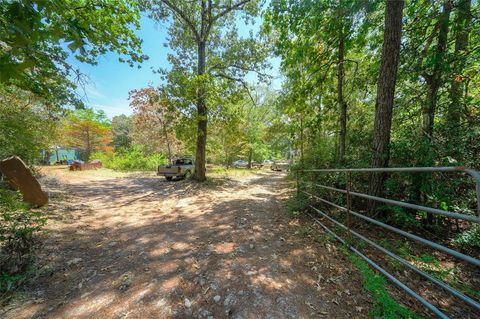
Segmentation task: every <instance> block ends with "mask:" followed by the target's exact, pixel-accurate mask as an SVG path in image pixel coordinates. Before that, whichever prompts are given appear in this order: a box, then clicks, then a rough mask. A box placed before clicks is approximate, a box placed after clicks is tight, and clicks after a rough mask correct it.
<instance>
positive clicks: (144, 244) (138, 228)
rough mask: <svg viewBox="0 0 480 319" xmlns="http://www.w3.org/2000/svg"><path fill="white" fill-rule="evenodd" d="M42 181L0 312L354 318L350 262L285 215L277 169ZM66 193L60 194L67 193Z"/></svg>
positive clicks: (361, 307) (365, 305)
mask: <svg viewBox="0 0 480 319" xmlns="http://www.w3.org/2000/svg"><path fill="white" fill-rule="evenodd" d="M81 173H83V174H80V173H75V174H76V175H74V176H75V177H68V178H67V177H65V176H67V173H63V174H64V175H59V176H57V177H56V179H55V180H53V179H47V180H46V181H45V183H46V184H47V185H48V188H49V191H50V193H51V197H52V198H53V200H52V203H51V204H50V207H49V213H50V215H51V218H52V220H51V221H50V222H49V224H48V227H47V230H48V232H47V233H46V234H45V235H44V236H43V237H44V238H43V242H44V245H43V248H42V249H41V255H40V258H39V263H40V267H41V271H40V274H39V278H38V279H37V280H36V283H35V284H34V286H31V287H28V289H27V291H26V292H25V294H24V295H23V297H22V298H20V297H17V298H16V299H15V300H14V301H13V302H11V303H10V304H9V305H8V306H7V307H4V309H3V314H2V312H0V316H2V315H3V316H4V317H6V318H32V317H33V318H142V319H144V318H318V317H320V318H348V317H353V318H364V317H367V313H368V311H369V307H370V302H369V298H370V297H368V295H366V293H365V292H364V291H363V289H362V284H361V281H360V279H359V275H358V274H357V272H356V270H355V269H354V268H351V266H350V264H349V263H348V262H347V261H346V259H345V258H344V257H343V255H342V254H341V253H340V252H338V251H337V249H336V248H335V246H334V245H333V244H331V243H329V242H328V241H327V240H325V241H319V242H315V241H313V240H312V239H311V238H307V237H305V236H302V234H304V233H305V232H304V228H305V227H304V226H300V225H299V223H298V221H296V220H295V219H291V218H290V217H289V215H288V214H287V212H286V198H287V194H288V191H289V190H288V188H287V183H286V182H285V180H284V175H282V174H281V173H274V172H267V171H264V172H260V173H257V174H254V175H249V176H244V177H239V178H236V179H234V180H228V181H218V180H217V181H214V182H210V183H206V184H198V183H195V182H192V181H177V182H166V181H164V180H163V179H160V178H158V177H155V176H129V177H121V178H116V177H102V176H89V175H88V173H87V172H81ZM67 193H68V194H70V195H68V196H67V195H66V194H67Z"/></svg>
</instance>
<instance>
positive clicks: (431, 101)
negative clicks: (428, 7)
mask: <svg viewBox="0 0 480 319" xmlns="http://www.w3.org/2000/svg"><path fill="white" fill-rule="evenodd" d="M451 11H452V3H451V0H445V2H444V3H443V12H442V14H441V15H440V18H439V21H438V22H439V24H440V27H439V31H438V42H437V49H436V52H435V57H434V66H433V71H432V74H430V75H428V76H427V77H426V80H427V86H428V91H427V100H426V103H425V104H424V107H423V108H422V120H423V121H422V128H423V134H424V142H425V145H426V146H427V147H426V149H425V151H427V152H428V154H425V155H427V157H428V158H431V154H430V152H431V141H432V138H433V125H434V122H435V112H436V109H437V100H438V90H439V89H440V86H441V85H442V73H443V72H442V71H443V70H442V69H443V67H442V66H443V63H444V61H443V59H444V57H445V52H446V50H447V40H448V23H449V20H450V12H451ZM428 162H431V160H427V162H425V163H422V164H423V165H431V163H428Z"/></svg>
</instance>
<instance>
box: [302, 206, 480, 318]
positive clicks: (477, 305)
mask: <svg viewBox="0 0 480 319" xmlns="http://www.w3.org/2000/svg"><path fill="white" fill-rule="evenodd" d="M309 206H310V207H311V208H312V209H313V210H315V211H316V212H317V213H319V214H320V215H322V216H323V217H325V218H327V219H328V220H330V221H331V222H333V223H335V224H336V225H338V226H340V227H341V228H343V229H345V230H347V231H349V232H350V233H352V234H353V235H355V236H356V237H357V238H360V239H361V240H363V241H365V242H366V243H368V244H369V245H371V246H373V247H375V248H377V249H378V250H380V251H382V252H383V253H385V254H387V255H388V256H390V257H392V258H393V259H395V260H397V261H398V262H400V263H401V264H403V265H404V266H406V267H408V268H410V269H411V270H413V271H415V272H416V273H417V274H419V275H421V276H423V277H424V278H426V279H428V280H430V281H431V282H433V283H435V284H436V285H438V286H440V287H441V288H443V289H445V290H446V291H448V292H450V293H451V294H452V295H454V296H456V297H457V298H459V299H461V300H463V301H465V302H466V303H468V304H469V305H471V306H473V307H475V308H476V309H478V310H480V303H478V302H477V301H475V300H473V299H472V298H470V297H468V296H466V295H464V294H463V293H461V292H460V291H458V290H456V289H455V288H453V287H451V286H449V285H447V284H446V283H444V282H443V281H441V280H438V279H437V278H435V277H432V276H430V275H429V274H427V273H426V272H424V271H423V270H421V269H419V268H417V267H416V266H414V265H412V264H411V263H409V262H408V261H406V260H405V259H403V258H402V257H400V256H398V255H396V254H394V253H392V252H391V251H389V250H388V249H386V248H384V247H382V246H380V245H379V244H377V243H376V242H374V241H373V240H370V239H368V238H367V237H365V236H363V235H362V234H359V233H357V232H356V231H354V230H352V229H350V228H348V227H347V226H345V225H344V224H342V223H340V222H339V221H337V220H335V219H334V218H332V217H330V216H329V215H328V214H327V213H325V212H322V211H321V210H319V209H318V208H315V207H313V206H312V205H309Z"/></svg>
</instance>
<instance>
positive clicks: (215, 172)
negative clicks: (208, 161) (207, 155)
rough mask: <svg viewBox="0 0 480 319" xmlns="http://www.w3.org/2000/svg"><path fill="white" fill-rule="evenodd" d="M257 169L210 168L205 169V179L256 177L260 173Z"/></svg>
mask: <svg viewBox="0 0 480 319" xmlns="http://www.w3.org/2000/svg"><path fill="white" fill-rule="evenodd" d="M261 172H262V170H259V169H247V168H229V169H227V168H225V167H224V166H216V165H215V166H212V167H208V168H207V177H212V178H235V177H243V176H250V175H256V174H258V173H261Z"/></svg>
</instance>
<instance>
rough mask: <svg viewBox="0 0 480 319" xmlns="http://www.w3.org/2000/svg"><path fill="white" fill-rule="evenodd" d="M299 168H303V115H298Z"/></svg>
mask: <svg viewBox="0 0 480 319" xmlns="http://www.w3.org/2000/svg"><path fill="white" fill-rule="evenodd" d="M300 116H301V117H300V166H301V167H302V168H303V153H304V136H303V114H301V115H300Z"/></svg>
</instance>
